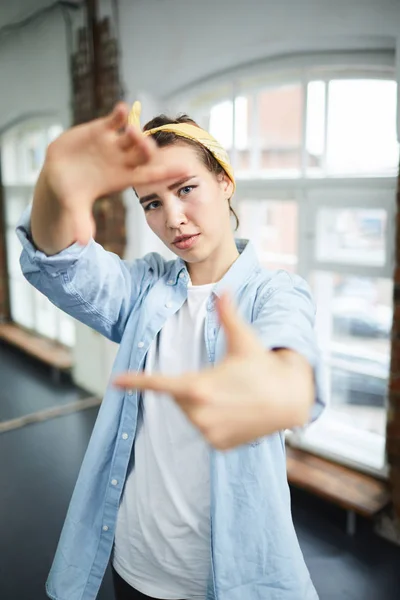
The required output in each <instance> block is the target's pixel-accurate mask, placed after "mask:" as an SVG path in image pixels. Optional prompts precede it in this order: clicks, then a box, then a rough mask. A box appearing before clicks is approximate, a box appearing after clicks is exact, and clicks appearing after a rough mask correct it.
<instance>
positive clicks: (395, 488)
mask: <svg viewBox="0 0 400 600" xmlns="http://www.w3.org/2000/svg"><path fill="white" fill-rule="evenodd" d="M399 209H400V177H399V183H398V188H397V223H396V257H395V260H396V268H395V274H394V298H393V307H394V317H393V331H392V357H391V373H390V381H389V412H388V423H387V442H386V449H387V455H388V462H389V467H390V484H391V488H392V498H393V505H394V510H395V513H396V515H397V518H398V520H399V522H400V210H399Z"/></svg>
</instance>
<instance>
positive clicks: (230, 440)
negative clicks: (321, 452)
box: [113, 295, 313, 450]
mask: <svg viewBox="0 0 400 600" xmlns="http://www.w3.org/2000/svg"><path fill="white" fill-rule="evenodd" d="M217 310H218V313H219V318H220V321H221V324H222V326H223V328H224V331H225V335H226V339H227V354H226V357H225V359H224V360H222V361H221V362H220V363H219V364H217V365H216V366H215V367H212V368H207V369H204V370H202V371H199V372H195V373H185V374H183V375H180V376H176V377H169V376H164V375H145V374H137V375H134V374H131V373H126V374H122V375H119V376H118V377H116V378H115V379H114V382H113V383H114V385H115V386H117V387H121V388H126V389H138V390H153V391H157V392H164V393H167V394H170V395H171V396H172V397H173V398H174V400H175V401H176V402H177V403H178V404H179V406H180V407H181V408H182V410H183V411H184V412H185V413H186V415H187V416H188V418H189V419H190V421H191V422H192V423H193V424H194V425H195V426H196V427H198V429H199V430H200V431H201V432H202V434H203V435H204V437H205V438H206V439H207V441H208V442H209V443H210V444H211V445H212V446H214V447H215V448H217V449H219V450H225V449H228V448H233V447H235V446H238V445H241V444H244V443H246V442H250V441H253V440H255V439H257V438H259V437H262V436H265V435H268V434H271V433H273V432H275V431H279V430H281V429H286V428H289V427H293V426H295V425H302V424H303V423H304V422H305V421H306V420H307V416H308V413H309V410H310V403H311V400H310V399H311V398H313V382H312V379H313V378H312V369H311V367H310V366H309V365H308V363H307V362H306V361H305V359H304V358H302V357H301V356H300V355H297V354H296V353H294V352H292V351H290V350H281V351H278V352H273V351H267V350H265V348H264V347H263V345H262V344H261V342H260V341H259V340H258V339H257V337H256V335H255V333H254V331H253V330H252V328H251V327H250V326H249V325H248V324H247V323H245V322H244V321H243V320H242V319H241V318H240V317H239V315H238V314H237V311H236V310H235V308H234V307H233V306H232V304H231V302H230V300H229V299H228V297H227V296H226V295H225V296H222V297H221V298H218V299H217ZM304 375H305V377H304ZM299 386H300V389H299ZM303 397H304V402H303V401H302V398H303ZM307 399H308V400H310V402H308V401H307Z"/></svg>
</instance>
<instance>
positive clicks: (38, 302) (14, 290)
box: [1, 119, 75, 346]
mask: <svg viewBox="0 0 400 600" xmlns="http://www.w3.org/2000/svg"><path fill="white" fill-rule="evenodd" d="M61 132H62V126H61V125H60V124H59V123H57V122H54V121H53V120H43V119H41V120H40V121H37V120H30V121H24V122H23V123H21V124H19V125H18V126H15V127H13V128H12V129H9V130H8V131H7V132H6V133H5V134H4V135H3V136H2V139H1V163H2V179H3V186H4V199H5V222H6V245H7V259H8V260H7V267H8V276H9V289H10V304H11V317H12V320H13V321H14V322H15V323H17V324H18V325H21V326H22V327H25V328H26V329H29V330H31V331H34V332H36V333H38V334H40V335H43V336H45V337H47V338H50V339H53V340H57V341H59V342H61V343H63V344H66V345H68V346H73V344H74V341H75V327H74V323H73V320H72V318H71V317H70V316H69V315H66V314H65V313H63V312H62V311H60V310H59V309H58V308H56V307H55V306H54V305H53V304H52V303H51V302H50V301H49V300H48V299H47V298H46V297H45V296H43V294H41V293H40V292H38V291H37V290H36V289H34V288H33V287H32V286H31V285H30V284H28V283H27V281H26V280H25V278H24V277H23V275H22V273H21V268H20V265H19V256H20V253H21V245H20V243H19V240H18V238H17V237H16V235H15V227H16V225H17V222H18V220H19V218H20V216H21V214H22V213H23V211H24V209H25V208H26V207H27V206H28V204H29V203H30V202H31V201H32V196H33V189H34V185H35V183H36V181H37V178H38V175H39V172H40V169H41V167H42V164H43V161H44V157H45V153H46V148H47V146H48V144H49V143H50V142H51V141H52V140H53V139H54V138H55V137H57V136H58V135H59V134H60V133H61Z"/></svg>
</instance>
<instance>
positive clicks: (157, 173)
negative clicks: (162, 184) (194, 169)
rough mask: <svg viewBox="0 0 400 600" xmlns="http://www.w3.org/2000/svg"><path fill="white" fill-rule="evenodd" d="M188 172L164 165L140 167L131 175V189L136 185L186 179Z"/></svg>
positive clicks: (182, 168) (180, 168)
mask: <svg viewBox="0 0 400 600" xmlns="http://www.w3.org/2000/svg"><path fill="white" fill-rule="evenodd" d="M188 176H189V172H188V170H187V168H186V167H185V166H179V165H178V166H176V167H173V168H172V167H166V166H164V165H157V166H151V165H144V166H140V167H138V168H137V169H135V171H134V172H133V173H132V182H131V185H132V187H135V186H137V185H143V184H149V183H155V182H159V181H172V180H173V179H181V178H184V177H188Z"/></svg>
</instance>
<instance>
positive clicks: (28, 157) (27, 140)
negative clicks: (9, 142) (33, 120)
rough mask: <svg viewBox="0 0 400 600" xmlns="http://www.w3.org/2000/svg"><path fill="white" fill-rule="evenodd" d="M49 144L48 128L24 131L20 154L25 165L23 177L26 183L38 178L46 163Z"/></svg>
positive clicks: (20, 143)
mask: <svg viewBox="0 0 400 600" xmlns="http://www.w3.org/2000/svg"><path fill="white" fill-rule="evenodd" d="M47 145H48V144H47V131H46V129H38V130H32V131H26V132H23V133H22V135H21V138H20V142H19V154H20V160H21V161H22V166H23V170H22V173H21V179H22V181H23V182H24V183H34V182H35V181H36V180H37V178H38V176H39V173H40V169H41V168H42V165H43V163H44V158H45V154H46V149H47Z"/></svg>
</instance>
